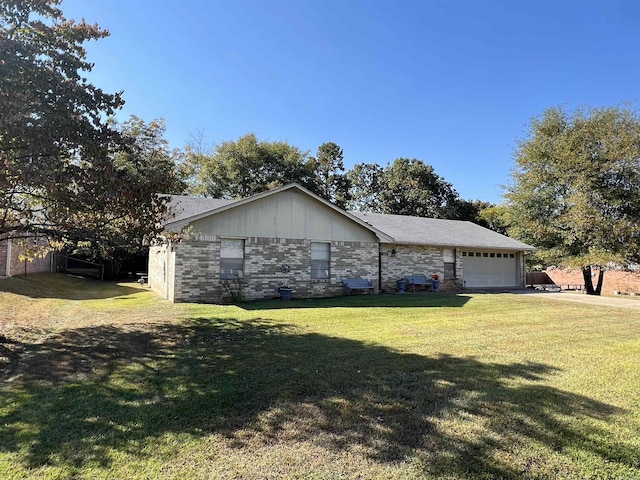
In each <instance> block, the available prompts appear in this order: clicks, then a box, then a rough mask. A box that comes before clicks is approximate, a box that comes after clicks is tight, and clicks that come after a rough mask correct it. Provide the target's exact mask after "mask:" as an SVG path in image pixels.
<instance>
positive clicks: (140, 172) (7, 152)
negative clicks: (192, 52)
mask: <svg viewBox="0 0 640 480" xmlns="http://www.w3.org/2000/svg"><path fill="white" fill-rule="evenodd" d="M59 4H60V1H59V0H7V1H4V2H2V5H1V6H0V161H1V162H2V163H1V164H2V169H1V171H0V232H4V233H5V234H6V233H7V232H12V235H17V236H20V235H22V234H24V233H28V232H37V233H39V234H42V235H45V236H47V237H48V238H49V239H50V240H52V241H53V242H54V243H55V244H57V246H63V247H67V248H77V247H78V245H83V246H85V247H88V250H90V251H91V256H92V257H93V258H96V259H99V260H101V261H105V262H108V263H111V264H112V265H114V266H115V265H117V264H118V263H119V261H121V260H122V257H123V255H129V254H132V253H135V252H138V251H140V249H141V247H142V244H143V241H144V240H145V239H149V238H151V237H152V236H153V235H154V234H155V233H157V229H158V222H159V220H160V218H161V216H162V215H163V213H164V212H165V211H166V206H165V203H166V200H165V199H163V198H162V197H160V196H159V195H158V194H159V193H164V192H171V191H180V190H181V183H180V181H179V179H178V178H177V177H176V167H175V162H174V158H173V155H172V154H171V153H170V152H169V151H168V148H167V144H166V141H165V140H164V139H163V134H164V128H165V127H164V123H163V121H154V122H151V123H149V124H146V123H145V122H143V121H142V120H140V119H138V118H136V117H132V118H131V119H130V120H128V121H127V122H125V123H123V124H117V123H116V122H115V121H113V120H110V118H111V116H112V115H113V114H114V113H115V112H116V111H117V110H118V109H119V108H120V107H121V106H122V105H123V103H124V102H123V100H122V96H121V94H120V93H115V94H107V93H105V92H103V91H102V90H101V89H100V88H98V87H96V86H94V85H92V84H91V83H89V82H88V81H87V79H86V78H85V77H84V75H86V74H87V73H88V72H90V71H91V69H92V67H93V65H92V64H91V63H89V62H88V61H87V59H86V52H85V49H84V48H83V44H84V43H85V42H87V41H89V40H97V39H101V38H103V37H106V36H107V35H108V32H107V31H106V30H103V29H101V28H100V27H99V26H98V25H89V24H87V23H86V22H85V21H84V20H83V21H81V22H75V21H73V20H68V19H66V18H65V16H64V15H63V13H62V11H61V10H60V9H59V8H58V5H59ZM115 269H116V270H117V267H116V268H115Z"/></svg>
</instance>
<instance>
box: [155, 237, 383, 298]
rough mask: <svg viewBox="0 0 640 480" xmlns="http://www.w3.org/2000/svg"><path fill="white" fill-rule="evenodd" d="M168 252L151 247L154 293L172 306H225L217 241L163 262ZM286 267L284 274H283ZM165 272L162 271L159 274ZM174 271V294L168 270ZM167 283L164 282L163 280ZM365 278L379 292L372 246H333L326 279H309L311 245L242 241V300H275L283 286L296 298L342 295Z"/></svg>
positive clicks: (184, 245)
mask: <svg viewBox="0 0 640 480" xmlns="http://www.w3.org/2000/svg"><path fill="white" fill-rule="evenodd" d="M166 248H167V246H157V247H152V249H151V252H150V255H149V282H150V286H151V288H152V289H154V291H156V292H158V293H159V294H161V295H162V296H164V297H165V298H168V299H169V300H172V301H175V302H199V303H227V302H229V301H230V300H231V299H230V295H229V294H228V293H227V292H226V290H225V288H224V286H223V282H222V281H221V280H220V238H219V237H217V238H214V239H212V240H210V241H200V240H188V241H182V242H180V243H177V244H173V245H172V246H171V247H170V248H171V249H172V258H171V260H170V261H169V262H168V265H167V266H166V267H164V263H165V262H166V260H165V259H166V258H167V256H166ZM283 266H284V268H283ZM164 268H166V270H163V269H164ZM172 268H175V273H174V285H173V287H174V293H173V295H171V294H168V295H167V294H165V292H166V291H167V290H170V289H171V285H170V283H171V275H170V270H171V269H172ZM165 273H166V274H167V275H166V279H165V280H164V281H163V278H165V277H163V275H164V274H165ZM356 277H357V278H366V279H369V280H371V281H372V282H373V284H374V286H375V287H376V290H377V289H378V285H377V283H378V244H377V243H375V242H332V243H331V260H330V278H329V279H328V280H312V279H311V241H309V240H298V239H282V238H263V237H251V238H246V239H245V256H244V282H245V283H246V285H245V287H244V297H245V299H246V300H257V299H263V298H273V297H276V296H278V293H277V288H278V287H279V286H280V285H282V284H287V285H288V286H289V287H291V288H293V290H294V297H298V298H308V297H332V296H337V295H342V294H343V290H342V279H343V278H356Z"/></svg>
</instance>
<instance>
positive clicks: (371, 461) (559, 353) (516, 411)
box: [0, 275, 640, 479]
mask: <svg viewBox="0 0 640 480" xmlns="http://www.w3.org/2000/svg"><path fill="white" fill-rule="evenodd" d="M0 310H1V311H2V313H3V316H2V317H1V319H0V327H1V328H2V330H1V331H0V333H1V334H2V335H3V337H1V339H2V343H0V362H3V363H0V368H1V369H2V371H1V373H0V379H2V383H0V478H3V479H4V478H16V479H17V478H131V479H138V478H140V479H142V478H159V479H160V478H163V479H164V478H195V479H199V478H202V479H204V478H318V479H320V478H322V479H325V478H352V477H356V476H359V478H398V479H402V478H497V477H501V478H522V477H525V478H558V477H563V478H607V477H609V478H640V454H639V453H638V452H639V451H640V403H639V402H638V399H639V398H640V387H639V385H640V369H639V368H638V360H637V359H638V358H640V315H639V313H638V312H639V311H638V310H631V309H615V308H604V307H594V306H590V305H580V304H566V303H564V302H553V301H551V300H547V299H545V298H544V295H541V296H520V295H512V294H460V295H453V294H435V295H434V294H427V295H404V296H400V295H390V296H374V295H369V296H366V295H363V296H354V297H349V298H347V297H343V298H336V299H324V300H294V301H291V302H282V301H265V302H252V303H247V304H245V305H242V306H216V305H172V304H170V303H168V302H165V301H163V300H160V299H158V298H157V297H156V296H154V295H153V294H152V293H151V292H150V291H149V290H147V289H144V288H141V287H139V286H138V285H137V284H120V285H117V284H107V283H105V284H101V283H98V282H91V281H84V280H79V279H75V278H70V277H65V276H61V275H60V276H58V275H56V276H50V275H42V276H39V275H33V276H29V277H27V278H20V279H12V280H3V281H1V282H0Z"/></svg>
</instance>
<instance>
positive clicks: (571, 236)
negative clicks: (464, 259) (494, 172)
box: [506, 107, 640, 267]
mask: <svg viewBox="0 0 640 480" xmlns="http://www.w3.org/2000/svg"><path fill="white" fill-rule="evenodd" d="M515 161H516V169H515V171H514V172H513V183H512V185H511V186H510V187H508V191H507V194H506V198H507V200H508V206H509V208H510V210H511V212H510V216H511V218H512V222H513V223H512V227H511V230H510V231H511V233H512V234H514V235H515V236H517V237H519V238H521V239H522V240H524V241H526V242H528V243H531V244H533V245H536V246H538V247H539V248H541V252H540V254H541V255H542V257H543V258H544V259H545V260H546V261H547V262H548V263H555V264H557V265H566V266H570V267H584V266H587V265H599V266H604V267H606V266H609V265H610V264H612V263H614V264H616V265H620V266H623V267H627V266H629V265H631V264H633V263H638V262H640V195H638V185H639V184H640V119H639V118H638V116H637V114H636V112H635V111H633V110H631V109H630V108H620V107H615V108H590V109H586V108H585V109H578V110H576V111H574V112H570V111H567V110H566V109H564V108H551V109H549V110H547V111H545V112H544V113H543V114H542V115H541V116H540V117H538V118H535V119H533V120H532V121H531V125H530V130H529V134H528V136H527V137H526V138H525V139H524V140H522V141H521V142H519V145H518V149H517V150H516V152H515Z"/></svg>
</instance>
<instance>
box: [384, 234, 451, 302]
mask: <svg viewBox="0 0 640 480" xmlns="http://www.w3.org/2000/svg"><path fill="white" fill-rule="evenodd" d="M380 250H381V252H382V255H381V264H382V289H383V290H385V291H387V292H395V291H396V290H397V284H396V281H397V280H398V279H400V278H403V277H404V276H405V275H420V274H424V275H426V276H427V277H430V276H431V275H434V274H436V273H437V274H438V275H440V279H441V280H442V278H443V272H444V259H443V256H442V249H441V248H436V247H427V246H418V245H388V244H385V245H382V246H381V247H380ZM394 250H395V255H394V253H393V251H394ZM448 283H449V282H441V283H440V287H441V289H445V288H446V287H447V286H450V285H448Z"/></svg>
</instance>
